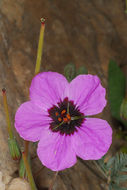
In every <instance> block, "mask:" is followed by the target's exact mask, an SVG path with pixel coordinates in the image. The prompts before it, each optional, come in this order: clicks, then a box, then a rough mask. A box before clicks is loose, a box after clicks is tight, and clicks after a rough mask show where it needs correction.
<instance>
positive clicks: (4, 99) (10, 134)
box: [2, 88, 14, 139]
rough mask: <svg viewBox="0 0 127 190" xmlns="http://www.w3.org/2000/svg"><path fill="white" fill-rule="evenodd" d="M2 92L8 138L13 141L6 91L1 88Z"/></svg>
mask: <svg viewBox="0 0 127 190" xmlns="http://www.w3.org/2000/svg"><path fill="white" fill-rule="evenodd" d="M2 92H3V104H4V110H5V115H6V122H7V130H8V134H9V138H10V139H13V138H14V135H13V131H12V127H11V121H10V116H9V111H8V103H7V96H6V89H5V88H3V89H2Z"/></svg>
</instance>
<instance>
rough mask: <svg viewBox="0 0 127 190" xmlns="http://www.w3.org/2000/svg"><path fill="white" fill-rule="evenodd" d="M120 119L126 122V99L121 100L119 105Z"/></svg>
mask: <svg viewBox="0 0 127 190" xmlns="http://www.w3.org/2000/svg"><path fill="white" fill-rule="evenodd" d="M120 117H121V118H122V119H124V120H127V98H125V99H123V102H122V104H121V107H120Z"/></svg>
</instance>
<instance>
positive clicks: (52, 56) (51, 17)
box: [0, 0, 127, 190]
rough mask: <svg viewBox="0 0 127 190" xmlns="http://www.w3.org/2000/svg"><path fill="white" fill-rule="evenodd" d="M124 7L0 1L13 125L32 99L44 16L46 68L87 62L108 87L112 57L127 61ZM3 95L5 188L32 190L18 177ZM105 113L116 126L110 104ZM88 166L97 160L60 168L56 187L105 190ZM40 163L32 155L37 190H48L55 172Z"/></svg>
mask: <svg viewBox="0 0 127 190" xmlns="http://www.w3.org/2000/svg"><path fill="white" fill-rule="evenodd" d="M124 10H125V1H124V0H123V1H121V0H115V1H114V0H110V1H105V0H70V1H68V0H54V1H51V0H38V1H36V0H31V1H29V0H0V87H1V88H3V87H6V89H7V92H8V102H9V110H10V113H11V120H12V124H13V121H14V115H15V112H16V109H17V108H18V106H19V105H20V104H21V103H22V102H24V101H26V100H28V88H29V84H30V81H31V79H32V77H33V74H34V67H35V61H36V51H37V42H38V35H39V30H40V18H41V17H45V18H46V30H45V42H44V52H43V59H42V68H41V70H42V71H44V70H46V71H47V70H52V71H57V72H60V73H63V69H64V66H65V65H66V64H68V63H70V62H72V63H74V64H75V65H76V67H77V68H78V67H79V66H82V65H85V66H86V67H87V69H88V71H89V73H92V74H97V75H98V76H99V77H100V78H101V80H102V84H103V86H104V87H106V88H107V70H108V63H109V60H110V59H111V58H112V59H115V60H116V61H117V62H118V63H119V64H126V62H127V15H126V14H125V11H124ZM0 99H1V101H0V190H5V189H6V190H29V189H30V187H29V184H28V183H27V182H26V181H24V180H21V179H19V178H18V173H17V171H18V163H16V162H14V161H12V159H11V157H10V154H9V150H8V144H7V138H8V135H7V133H6V122H5V115H4V110H3V104H2V95H1V94H0ZM101 117H102V118H104V119H106V120H108V122H109V123H110V124H111V126H112V127H113V128H114V126H113V123H112V121H111V116H110V112H109V106H107V107H106V108H105V110H104V112H103V113H102V114H101ZM114 144H115V140H114V143H113V145H112V146H114ZM111 149H113V148H111ZM89 165H90V166H92V163H91V162H85V163H84V162H81V161H78V163H77V164H76V165H75V166H74V167H72V168H70V169H67V170H65V171H62V172H60V173H59V175H58V178H57V182H56V183H55V186H54V190H58V189H61V190H84V189H85V190H93V189H94V190H95V189H96V190H101V189H106V188H105V187H104V185H103V180H102V179H101V178H100V177H99V176H98V175H99V172H98V171H96V170H95V173H93V172H92V171H91V169H89V167H88V166H89ZM41 167H42V166H41V164H40V162H39V160H38V159H37V158H35V159H33V170H34V176H35V180H36V183H37V184H38V190H44V189H47V187H48V186H49V183H50V182H51V180H52V178H53V175H54V173H53V172H52V171H50V170H48V169H46V168H44V169H42V170H41V171H40V172H38V171H39V170H40V168H41ZM92 167H93V166H92Z"/></svg>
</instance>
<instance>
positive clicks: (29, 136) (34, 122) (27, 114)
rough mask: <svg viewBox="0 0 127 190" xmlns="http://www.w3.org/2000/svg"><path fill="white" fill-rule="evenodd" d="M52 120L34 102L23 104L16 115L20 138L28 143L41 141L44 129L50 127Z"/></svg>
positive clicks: (16, 125) (16, 126)
mask: <svg viewBox="0 0 127 190" xmlns="http://www.w3.org/2000/svg"><path fill="white" fill-rule="evenodd" d="M49 123H50V118H49V117H48V116H47V114H46V113H45V112H44V111H43V110H42V109H41V108H40V107H37V106H36V105H35V104H34V103H33V102H31V101H29V102H25V103H23V104H22V105H21V106H20V107H19V108H18V110H17V112H16V115H15V128H16V130H17V132H18V133H19V134H20V136H21V137H22V138H23V139H25V140H28V141H33V142H35V141H38V140H40V135H41V132H42V131H43V128H44V127H46V126H49Z"/></svg>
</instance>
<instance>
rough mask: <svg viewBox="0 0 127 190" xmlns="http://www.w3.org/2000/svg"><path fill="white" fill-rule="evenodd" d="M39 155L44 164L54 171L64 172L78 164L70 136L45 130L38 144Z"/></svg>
mask: <svg viewBox="0 0 127 190" xmlns="http://www.w3.org/2000/svg"><path fill="white" fill-rule="evenodd" d="M37 154H38V157H39V159H40V160H41V162H42V164H43V165H45V166H46V167H47V168H50V169H51V170H53V171H59V170H64V169H66V168H69V167H71V166H73V165H74V164H75V163H76V154H75V152H74V150H73V149H72V143H71V138H70V136H65V135H63V136H61V135H60V134H59V133H53V132H50V131H49V130H45V132H43V133H42V137H41V140H40V142H39V144H38V149H37Z"/></svg>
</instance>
